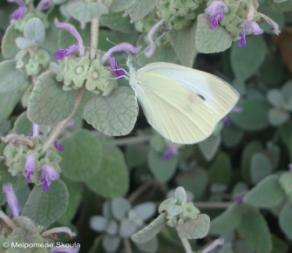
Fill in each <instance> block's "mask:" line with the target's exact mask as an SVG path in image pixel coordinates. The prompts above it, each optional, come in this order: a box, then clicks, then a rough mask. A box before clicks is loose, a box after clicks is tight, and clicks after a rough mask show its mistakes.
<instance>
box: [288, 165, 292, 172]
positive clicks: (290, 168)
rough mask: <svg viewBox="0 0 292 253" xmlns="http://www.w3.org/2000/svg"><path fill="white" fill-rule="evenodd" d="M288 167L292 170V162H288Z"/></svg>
mask: <svg viewBox="0 0 292 253" xmlns="http://www.w3.org/2000/svg"><path fill="white" fill-rule="evenodd" d="M288 168H289V170H290V171H292V163H289V164H288Z"/></svg>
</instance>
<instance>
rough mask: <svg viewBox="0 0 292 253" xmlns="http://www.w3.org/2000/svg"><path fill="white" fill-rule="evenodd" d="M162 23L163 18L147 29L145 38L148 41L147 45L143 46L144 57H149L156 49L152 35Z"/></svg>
mask: <svg viewBox="0 0 292 253" xmlns="http://www.w3.org/2000/svg"><path fill="white" fill-rule="evenodd" d="M163 23H164V20H160V21H159V22H158V23H156V24H155V25H154V26H152V28H151V29H150V30H149V32H148V34H147V36H146V39H147V42H148V47H147V48H145V50H144V54H145V56H146V57H148V58H150V57H151V56H152V55H153V54H154V52H155V50H156V44H155V41H154V35H155V34H156V32H157V31H158V29H159V27H160V26H161V25H162V24H163Z"/></svg>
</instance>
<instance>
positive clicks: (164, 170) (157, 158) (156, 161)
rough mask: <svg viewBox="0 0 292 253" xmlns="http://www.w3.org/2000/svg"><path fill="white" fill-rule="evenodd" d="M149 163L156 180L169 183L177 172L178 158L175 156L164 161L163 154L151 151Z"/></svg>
mask: <svg viewBox="0 0 292 253" xmlns="http://www.w3.org/2000/svg"><path fill="white" fill-rule="evenodd" d="M148 163H149V167H150V170H151V172H152V173H153V175H154V176H155V178H157V179H158V180H159V181H160V182H167V181H169V180H170V179H171V178H172V177H173V175H174V173H175V171H176V167H177V163H178V158H177V156H173V157H171V158H170V159H168V160H164V159H163V154H161V153H158V152H156V151H154V150H153V149H151V150H150V151H149V153H148Z"/></svg>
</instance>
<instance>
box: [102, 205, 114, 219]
mask: <svg viewBox="0 0 292 253" xmlns="http://www.w3.org/2000/svg"><path fill="white" fill-rule="evenodd" d="M102 215H103V216H104V217H105V218H107V219H110V218H112V211H111V203H110V202H105V203H104V204H103V205H102Z"/></svg>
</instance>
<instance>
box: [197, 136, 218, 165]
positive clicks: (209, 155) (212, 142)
mask: <svg viewBox="0 0 292 253" xmlns="http://www.w3.org/2000/svg"><path fill="white" fill-rule="evenodd" d="M220 144H221V136H220V135H212V136H210V137H209V138H208V139H206V140H204V141H203V142H200V143H199V144H198V147H199V149H200V151H201V152H202V154H203V155H204V157H205V159H206V160H207V161H211V160H212V159H213V158H214V156H215V155H216V153H217V151H218V149H219V147H220Z"/></svg>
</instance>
